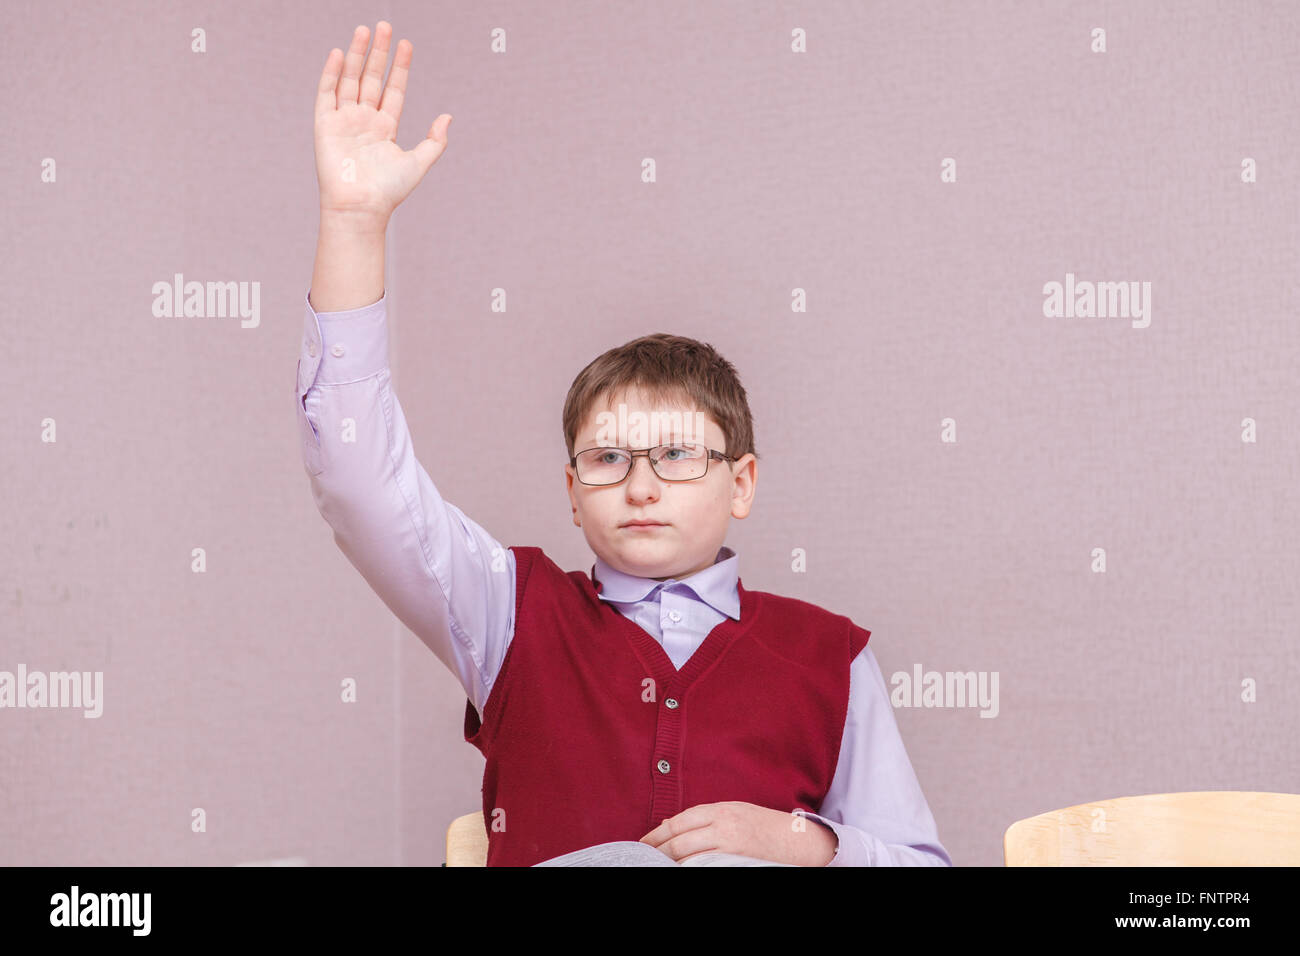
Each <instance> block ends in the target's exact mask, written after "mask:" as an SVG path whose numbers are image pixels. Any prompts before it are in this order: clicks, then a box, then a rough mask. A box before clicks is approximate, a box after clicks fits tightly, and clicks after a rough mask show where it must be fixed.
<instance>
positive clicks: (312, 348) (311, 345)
mask: <svg viewBox="0 0 1300 956" xmlns="http://www.w3.org/2000/svg"><path fill="white" fill-rule="evenodd" d="M307 354H308V355H310V356H311V357H312V358H315V357H316V343H315V342H313V341H312V340H311V339H308V340H307Z"/></svg>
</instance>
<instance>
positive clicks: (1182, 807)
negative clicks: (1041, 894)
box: [1002, 790, 1300, 866]
mask: <svg viewBox="0 0 1300 956" xmlns="http://www.w3.org/2000/svg"><path fill="white" fill-rule="evenodd" d="M1002 852H1003V859H1004V860H1005V862H1006V865H1007V866H1300V794H1294V793H1256V792H1251V791H1244V790H1201V791H1195V792H1191V793H1148V794H1144V795H1142V796H1137V797H1116V798H1114V799H1110V800H1099V801H1097V802H1095V803H1083V804H1080V805H1079V806H1077V807H1066V808H1065V809H1064V810H1051V811H1049V812H1047V813H1040V814H1039V815H1038V816H1036V817H1029V818H1028V819H1025V820H1017V821H1016V822H1015V823H1013V824H1011V826H1010V827H1008V828H1007V831H1006V834H1005V835H1004V837H1003V843H1002Z"/></svg>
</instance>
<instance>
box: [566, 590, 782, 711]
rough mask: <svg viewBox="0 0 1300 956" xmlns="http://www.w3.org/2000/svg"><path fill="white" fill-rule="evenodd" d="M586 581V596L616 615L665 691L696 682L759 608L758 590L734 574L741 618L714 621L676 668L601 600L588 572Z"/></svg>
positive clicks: (632, 623) (645, 633)
mask: <svg viewBox="0 0 1300 956" xmlns="http://www.w3.org/2000/svg"><path fill="white" fill-rule="evenodd" d="M582 579H583V581H584V583H585V590H586V592H587V596H588V598H589V599H590V600H591V601H592V603H593V604H595V605H597V606H598V607H599V608H600V610H601V613H602V614H605V613H608V614H612V615H614V617H616V618H618V621H617V622H616V623H617V626H618V627H619V628H620V629H621V633H622V635H623V636H624V637H625V638H626V639H627V640H628V642H629V643H630V644H631V645H632V648H633V650H634V651H635V652H636V654H637V656H638V657H639V658H641V660H642V662H644V663H645V664H646V665H647V666H648V667H649V668H650V671H651V674H652V675H653V677H654V679H655V680H656V681H657V682H658V683H659V686H660V687H661V688H664V692H665V693H674V692H680V691H683V690H685V689H686V688H687V687H689V686H690V685H691V684H693V683H695V681H696V680H698V679H699V678H700V677H701V676H702V675H703V674H704V673H705V672H706V671H708V670H709V668H711V667H712V666H713V665H714V664H715V663H716V662H717V661H718V659H719V658H721V657H722V654H723V652H724V651H726V649H727V648H728V647H730V646H731V644H732V642H733V641H735V640H736V638H738V637H740V636H741V635H742V634H744V633H745V632H746V631H747V630H749V627H750V625H751V624H753V623H754V616H755V614H756V613H757V611H758V604H759V600H758V594H757V593H756V592H754V591H747V590H746V589H745V586H744V584H743V583H742V582H741V579H740V576H739V575H737V577H736V592H737V596H738V597H739V598H740V620H738V621H737V620H736V619H735V618H731V617H728V618H725V619H724V620H721V621H719V622H718V623H717V624H716V625H714V628H713V630H711V631H709V633H708V634H707V635H705V638H704V640H703V641H702V642H701V643H700V646H699V647H697V648H696V649H695V653H693V654H692V655H691V656H690V657H689V658H688V659H687V660H686V663H684V664H683V665H682V666H681V669H680V670H678V669H677V666H676V665H675V664H673V662H672V658H670V657H669V656H668V652H667V651H666V650H664V647H663V645H662V644H660V643H659V642H658V641H657V640H655V639H654V637H653V636H652V635H651V634H650V632H649V631H647V630H646V629H645V628H644V627H642V626H641V625H640V624H638V623H636V622H635V621H633V620H630V619H629V618H627V617H625V616H624V615H623V614H622V613H621V612H620V611H619V610H618V609H617V608H615V607H614V606H613V605H611V604H609V603H608V602H606V601H602V600H601V599H600V596H599V595H598V594H597V593H596V587H595V585H594V584H593V583H592V581H591V577H590V576H589V575H587V574H583V575H582Z"/></svg>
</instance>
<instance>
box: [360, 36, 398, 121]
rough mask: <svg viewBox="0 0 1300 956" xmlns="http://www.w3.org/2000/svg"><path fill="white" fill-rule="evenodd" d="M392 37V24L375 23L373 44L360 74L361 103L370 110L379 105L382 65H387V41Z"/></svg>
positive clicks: (382, 73) (381, 87)
mask: <svg viewBox="0 0 1300 956" xmlns="http://www.w3.org/2000/svg"><path fill="white" fill-rule="evenodd" d="M392 38H393V25H392V24H391V23H389V22H388V21H387V20H380V21H379V22H378V23H376V24H375V45H374V46H372V47H371V48H370V56H368V57H366V70H365V72H364V73H362V74H361V105H362V106H369V107H370V108H371V109H372V110H373V109H375V108H377V107H378V106H379V91H380V90H382V89H383V88H384V67H385V66H387V65H388V41H389V40H391V39H392Z"/></svg>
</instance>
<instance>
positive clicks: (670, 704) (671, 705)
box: [664, 697, 677, 710]
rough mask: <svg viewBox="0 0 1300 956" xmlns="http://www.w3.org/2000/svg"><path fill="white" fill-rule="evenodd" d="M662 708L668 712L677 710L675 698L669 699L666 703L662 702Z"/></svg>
mask: <svg viewBox="0 0 1300 956" xmlns="http://www.w3.org/2000/svg"><path fill="white" fill-rule="evenodd" d="M664 706H665V707H667V708H668V709H669V710H676V709H677V698H676V697H669V698H668V699H667V700H666V701H664Z"/></svg>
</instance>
